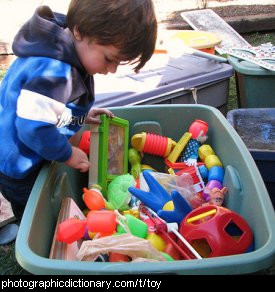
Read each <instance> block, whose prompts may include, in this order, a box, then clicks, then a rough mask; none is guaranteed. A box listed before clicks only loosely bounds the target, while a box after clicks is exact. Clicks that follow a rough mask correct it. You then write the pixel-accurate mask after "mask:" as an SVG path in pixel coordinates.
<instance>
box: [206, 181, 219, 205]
mask: <svg viewBox="0 0 275 292" xmlns="http://www.w3.org/2000/svg"><path fill="white" fill-rule="evenodd" d="M213 188H218V189H222V184H221V183H220V182H219V181H218V180H210V181H209V182H208V183H207V184H206V186H205V188H204V190H203V191H202V196H203V198H204V200H205V201H206V202H208V201H209V200H210V195H209V194H210V191H211V190H212V189H213Z"/></svg>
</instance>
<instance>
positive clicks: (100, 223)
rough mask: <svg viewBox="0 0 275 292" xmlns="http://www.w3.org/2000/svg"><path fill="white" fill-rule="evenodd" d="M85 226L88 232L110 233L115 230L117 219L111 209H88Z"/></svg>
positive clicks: (104, 234)
mask: <svg viewBox="0 0 275 292" xmlns="http://www.w3.org/2000/svg"><path fill="white" fill-rule="evenodd" d="M87 226H88V230H89V231H90V232H94V233H100V236H101V237H102V236H108V235H112V234H114V233H115V232H116V227H117V220H116V214H115V213H114V212H113V211H107V210H101V211H90V212H89V213H88V215H87Z"/></svg>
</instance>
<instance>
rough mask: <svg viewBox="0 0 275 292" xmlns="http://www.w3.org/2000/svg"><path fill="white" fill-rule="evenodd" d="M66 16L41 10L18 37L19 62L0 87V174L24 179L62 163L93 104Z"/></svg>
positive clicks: (89, 83)
mask: <svg viewBox="0 0 275 292" xmlns="http://www.w3.org/2000/svg"><path fill="white" fill-rule="evenodd" d="M65 28H66V23H65V16H64V15H62V14H58V13H53V12H52V11H51V10H50V8H49V7H47V6H41V7H39V8H38V9H37V10H36V12H35V13H34V15H33V17H32V18H31V19H30V20H29V21H28V22H27V23H25V24H24V25H23V26H22V28H21V29H20V31H19V32H18V33H17V35H16V36H15V39H14V42H13V51H14V53H15V55H16V56H17V57H18V58H17V59H16V60H15V61H14V62H13V64H12V65H11V67H10V69H9V71H8V72H7V74H6V75H5V77H4V79H3V80H2V83H1V87H0V143H1V151H0V172H2V173H3V174H5V175H7V176H10V177H12V178H17V179H21V178H24V177H26V176H27V175H28V174H29V173H30V172H31V171H32V170H33V169H34V168H36V166H37V165H38V164H40V163H41V162H42V161H43V160H56V161H60V162H64V161H66V160H68V159H69V158H70V156H71V153H72V147H71V145H70V143H69V141H68V138H70V137H71V136H72V135H74V134H75V133H76V132H77V131H78V130H79V129H80V128H81V126H82V125H83V123H84V120H85V117H86V115H87V112H88V111H89V109H90V108H91V106H92V105H93V102H94V81H93V77H92V76H90V75H88V74H87V72H86V71H85V69H84V68H83V66H82V64H81V63H80V61H79V58H78V56H77V53H76V50H75V47H74V44H73V40H72V38H71V35H70V33H68V32H67V31H66V29H65Z"/></svg>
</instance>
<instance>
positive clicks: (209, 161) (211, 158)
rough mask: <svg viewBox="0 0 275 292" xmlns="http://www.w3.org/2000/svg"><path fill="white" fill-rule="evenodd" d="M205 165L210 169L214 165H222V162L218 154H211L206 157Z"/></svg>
mask: <svg viewBox="0 0 275 292" xmlns="http://www.w3.org/2000/svg"><path fill="white" fill-rule="evenodd" d="M204 163H205V166H206V167H207V169H208V170H209V169H210V168H211V167H213V166H220V167H222V163H221V161H220V159H219V157H218V156H217V155H214V154H210V155H207V156H206V157H205V160H204Z"/></svg>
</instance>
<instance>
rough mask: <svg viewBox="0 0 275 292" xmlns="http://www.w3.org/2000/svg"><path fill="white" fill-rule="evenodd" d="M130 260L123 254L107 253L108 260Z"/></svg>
mask: <svg viewBox="0 0 275 292" xmlns="http://www.w3.org/2000/svg"><path fill="white" fill-rule="evenodd" d="M130 261H131V259H130V258H129V257H128V256H127V255H125V254H121V253H117V252H110V253H109V262H130Z"/></svg>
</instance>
